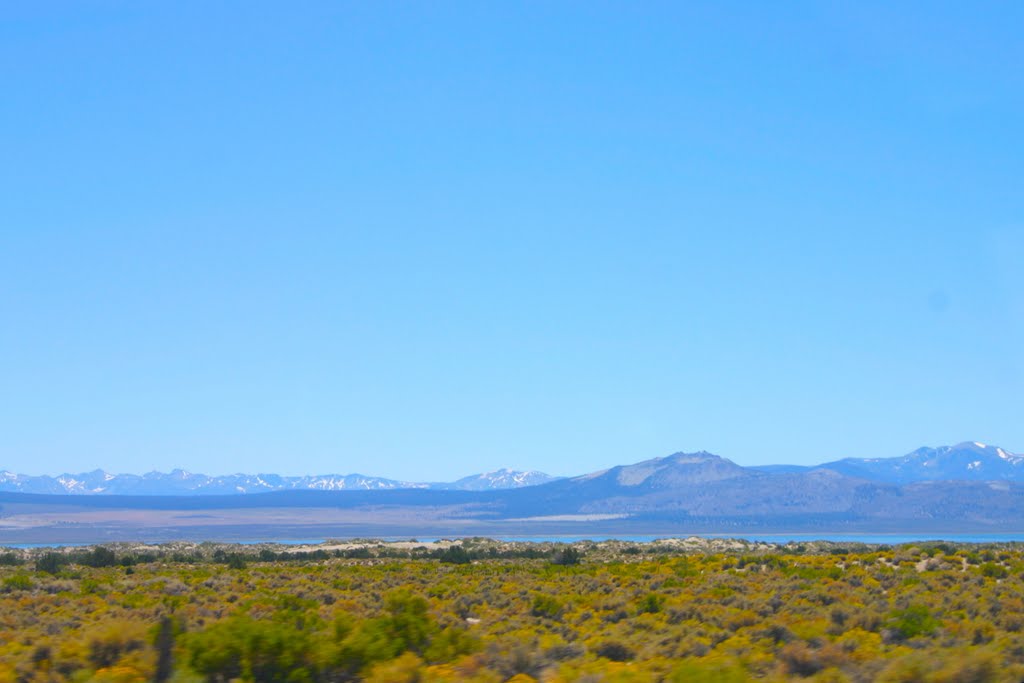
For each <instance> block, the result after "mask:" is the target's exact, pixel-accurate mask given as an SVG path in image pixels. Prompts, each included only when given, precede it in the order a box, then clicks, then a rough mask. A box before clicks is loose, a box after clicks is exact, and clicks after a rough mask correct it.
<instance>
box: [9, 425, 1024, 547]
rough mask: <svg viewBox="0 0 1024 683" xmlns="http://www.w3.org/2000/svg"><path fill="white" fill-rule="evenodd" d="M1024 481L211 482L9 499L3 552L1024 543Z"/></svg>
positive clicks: (967, 462)
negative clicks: (42, 545) (620, 543)
mask: <svg viewBox="0 0 1024 683" xmlns="http://www.w3.org/2000/svg"><path fill="white" fill-rule="evenodd" d="M1022 469H1024V457H1022V456H1020V455H1015V454H1013V453H1010V452H1008V451H1005V450H1004V449H1001V448H999V447H996V446H987V445H985V444H981V443H974V442H967V443H962V444H958V445H956V446H948V447H941V448H922V449H918V450H917V451H914V452H913V453H909V454H907V455H905V456H902V457H898V458H865V459H853V458H846V459H842V460H836V461H832V462H828V463H824V464H823V465H820V466H817V467H803V466H786V465H776V466H762V467H743V466H740V465H738V464H736V463H735V462H732V461H731V460H728V459H726V458H722V457H720V456H717V455H714V454H712V453H708V452H704V451H701V452H697V453H675V454H672V455H669V456H665V457H660V458H652V459H649V460H644V461H641V462H637V463H634V464H629V465H620V466H616V467H612V468H610V469H606V470H601V471H597V472H591V473H588V474H583V475H580V476H576V477H570V478H563V479H554V480H551V479H550V478H548V480H547V481H545V482H544V483H536V484H532V485H529V484H530V481H531V479H532V477H531V476H529V474H528V473H519V472H512V471H508V470H499V471H498V472H496V473H491V474H488V475H478V476H474V477H467V478H465V479H462V480H459V481H458V482H452V483H450V484H403V483H402V482H390V480H384V482H385V483H383V484H382V483H380V482H374V481H373V478H370V477H362V478H357V479H355V480H353V481H352V482H346V478H345V477H341V476H338V477H324V478H317V477H311V478H294V479H292V478H285V477H280V478H275V477H273V476H271V475H260V476H259V477H256V478H255V480H254V481H256V485H257V486H262V487H264V488H263V489H262V490H263V491H265V492H256V493H251V494H249V495H238V489H237V488H234V489H232V488H230V487H231V486H238V481H237V480H234V479H230V478H228V479H226V480H225V481H224V482H221V483H219V484H217V486H221V487H226V488H222V489H221V491H222V492H221V493H219V494H217V493H211V492H212V491H215V490H216V489H215V488H214V486H213V485H212V484H211V485H209V486H208V487H207V488H205V489H197V488H191V489H189V488H186V489H181V488H179V489H178V491H181V490H185V491H186V492H189V493H191V494H192V495H181V494H180V493H176V494H174V495H153V494H152V493H151V492H152V491H153V489H152V488H150V489H146V488H145V487H142V486H139V487H138V488H136V489H135V491H134V493H133V494H132V495H126V494H123V493H122V494H120V495H67V494H66V493H59V494H57V495H54V494H49V495H45V494H30V493H25V492H11V491H0V543H39V542H54V541H59V542H96V541H97V540H170V539H182V538H187V539H192V540H196V539H204V538H210V539H231V538H237V539H256V538H345V537H353V536H359V537H368V536H400V535H416V536H420V535H428V536H440V535H453V536H471V535H497V536H507V535H517V536H546V535H564V534H569V535H577V534H583V533H585V534H603V535H636V534H671V535H679V534H689V533H782V532H785V533H791V532H792V533H806V534H810V533H830V534H833V533H876V534H877V533H887V532H888V533H910V532H913V533H922V532H924V533H928V534H933V533H934V534H936V535H937V536H940V535H942V534H949V533H995V532H998V533H1003V534H1006V533H1013V534H1018V533H1022V532H1024V481H1022V479H1021V477H1022ZM107 476H108V475H103V474H102V473H100V474H96V475H95V476H94V477H93V479H92V480H90V481H86V480H85V479H84V478H83V479H81V480H76V481H81V485H80V486H78V488H79V489H80V490H88V486H90V485H91V484H92V483H95V482H99V485H101V486H103V487H104V489H105V490H106V491H110V489H111V486H110V484H109V482H111V481H113V479H107V478H106V477H107ZM126 476H127V475H126ZM147 476H148V475H146V476H142V477H139V478H138V479H141V480H142V481H144V482H150V483H151V484H152V485H153V486H156V484H155V483H154V482H165V481H166V480H167V479H168V478H171V480H172V481H187V480H190V479H194V478H199V477H201V475H187V473H183V472H178V473H171V474H170V475H161V476H149V477H148V479H147ZM237 476H239V477H246V475H237ZM351 476H356V477H357V476H358V475H351ZM536 476H537V477H539V478H543V477H546V475H539V474H538V475H536ZM215 479H216V478H215ZM126 481H135V480H133V479H126ZM245 481H246V482H248V481H249V479H245ZM388 482H390V483H388ZM22 483H24V482H22ZM314 485H315V486H316V487H317V488H314ZM179 486H180V483H179ZM270 487H277V488H273V489H271V490H267V488H270ZM146 492H149V493H148V494H146ZM196 493H207V494H208V495H195V494H196Z"/></svg>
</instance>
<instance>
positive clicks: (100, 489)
mask: <svg viewBox="0 0 1024 683" xmlns="http://www.w3.org/2000/svg"><path fill="white" fill-rule="evenodd" d="M554 479H555V477H552V476H550V475H547V474H544V473H543V472H535V471H525V472H522V471H516V470H510V469H507V468H505V469H500V470H495V471H494V472H485V473H483V474H474V475H471V476H468V477H463V478H462V479H459V480H457V481H454V482H440V483H438V482H431V483H420V482H409V481H398V480H395V479H385V478H383V477H370V476H366V475H363V474H322V475H316V476H301V477H288V476H282V475H279V474H228V475H222V476H210V475H207V474H197V473H193V472H186V471H185V470H181V469H176V470H172V471H170V472H149V473H147V474H141V475H140V474H110V473H109V472H105V471H103V470H93V471H92V472H82V473H80V474H61V475H58V476H55V477H52V476H47V475H42V476H31V475H25V474H15V473H14V472H0V491H17V492H19V493H38V494H70V495H121V496H173V495H226V494H242V493H268V492H270V491H353V490H355V491H386V490H390V489H438V490H447V491H452V490H454V491H488V490H498V489H508V488H516V487H519V486H534V485H537V484H544V483H546V482H549V481H553V480H554Z"/></svg>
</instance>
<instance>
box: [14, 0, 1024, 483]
mask: <svg viewBox="0 0 1024 683" xmlns="http://www.w3.org/2000/svg"><path fill="white" fill-rule="evenodd" d="M1022 21H1024V8H1022V5H1020V4H1019V3H1011V2H1007V3H992V4H987V3H981V4H978V3H896V4H893V3H861V2H857V3H825V2H808V3H785V4H784V5H780V4H778V3H743V2H733V3H664V4H661V3H601V2H586V3H582V2H581V3H507V4H504V5H501V4H498V3H465V4H459V3H333V2H332V3H317V2H307V3H301V4H300V5H297V6H296V5H288V6H287V7H286V5H284V4H280V3H276V4H275V3H259V2H245V3H229V2H225V3H199V2H193V3H120V2H84V3H72V4H69V3H44V2H40V3H20V4H13V3H9V4H7V5H5V6H4V7H3V8H2V9H0V63H2V67H3V68H2V69H0V155H2V158H3V163H0V182H2V187H3V190H2V192H0V386H2V390H0V467H2V468H6V469H12V470H16V471H22V472H27V473H33V474H35V473H58V472H62V471H81V470H87V469H93V468H95V467H102V468H106V469H108V470H111V471H129V472H144V471H148V470H151V469H161V470H167V469H170V468H173V467H185V468H187V469H192V470H196V471H204V472H209V473H224V472H232V471H248V472H251V471H274V472H281V473H285V474H300V473H325V472H341V473H347V472H353V471H356V472H363V473H368V474H377V475H384V476H393V477H401V478H409V479H430V478H435V479H450V478H455V477H457V476H461V475H464V474H468V473H471V472H478V471H482V470H487V469H494V468H497V467H501V466H506V465H507V466H513V467H517V468H536V469H541V470H544V471H548V472H552V473H555V474H572V473H578V472H583V471H589V470H593V469H599V468H602V467H607V466H610V465H614V464H621V463H627V462H632V461H636V460H641V459H645V458H649V457H655V456H660V455H666V454H668V453H671V452H674V451H679V450H686V451H691V450H699V449H706V450H709V451H713V452H716V453H719V454H721V455H724V456H727V457H730V458H732V459H734V460H736V461H737V462H740V463H742V464H756V463H769V462H793V463H812V462H820V461H824V460H829V459H834V458H837V457H843V456H891V455H900V454H903V453H905V452H907V451H909V450H911V449H913V448H916V447H918V446H920V445H926V444H927V445H938V444H944V443H953V442H957V441H962V440H967V439H978V440H983V441H988V442H991V443H997V444H1000V445H1002V446H1004V447H1006V448H1008V449H1010V450H1017V451H1024V419H1022V418H1024V344H1022V342H1021V340H1022V336H1024V274H1022V267H1021V263H1022V260H1024V259H1022V255H1024V216H1022V208H1024V187H1022V179H1024V45H1022V43H1021V41H1020V40H1019V28H1020V26H1021V25H1022Z"/></svg>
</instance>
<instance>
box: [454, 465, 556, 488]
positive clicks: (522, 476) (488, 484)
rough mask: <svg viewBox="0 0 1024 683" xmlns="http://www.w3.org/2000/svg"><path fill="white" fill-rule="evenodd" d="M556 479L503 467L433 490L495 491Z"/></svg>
mask: <svg viewBox="0 0 1024 683" xmlns="http://www.w3.org/2000/svg"><path fill="white" fill-rule="evenodd" d="M556 478H557V477H552V476H551V475H550V474H544V473H543V472H537V471H536V470H529V471H526V472H519V471H516V470H510V469H508V468H507V467H503V468H502V469H500V470H495V471H493V472H484V473H483V474H474V475H471V476H468V477H463V478H462V479H459V480H458V481H455V482H452V483H451V484H437V485H435V488H446V489H458V490H461V491H491V490H495V489H517V488H520V487H523V486H536V485H537V484H546V483H548V482H549V481H554V480H555V479H556Z"/></svg>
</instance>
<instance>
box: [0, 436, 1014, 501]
mask: <svg viewBox="0 0 1024 683" xmlns="http://www.w3.org/2000/svg"><path fill="white" fill-rule="evenodd" d="M723 462H727V463H729V465H730V466H731V468H735V470H734V471H736V472H739V471H740V470H744V469H745V470H748V471H751V472H763V473H768V474H796V473H806V472H811V471H814V470H829V471H832V472H837V473H839V474H842V475H845V476H848V477H853V478H856V479H863V480H866V481H873V482H880V483H886V484H900V485H902V484H913V483H916V482H928V481H1011V482H1021V483H1024V455H1018V454H1015V453H1010V452H1009V451H1006V450H1004V449H1003V448H1000V447H998V446H991V445H987V444H983V443H980V442H977V441H966V442H964V443H960V444H957V445H955V446H940V447H938V448H928V447H924V448H919V449H917V450H916V451H914V452H912V453H908V454H907V455H904V456H900V457H895V458H844V459H841V460H834V461H831V462H826V463H823V464H821V465H815V466H805V465H759V466H754V467H749V468H743V467H740V466H739V465H736V464H735V463H732V461H728V460H723ZM641 464H642V463H641ZM634 467H639V465H637V466H634ZM584 476H585V477H594V476H598V475H584ZM556 479H557V477H552V476H550V475H548V474H545V473H543V472H537V471H517V470H511V469H507V468H504V469H500V470H495V471H493V472H486V473H483V474H474V475H470V476H468V477H463V478H462V479H459V480H457V481H454V482H426V483H424V482H410V481H400V480H395V479H386V478H383V477H374V476H367V475H363V474H324V475H314V476H299V477H289V476H282V475H279V474H229V475H222V476H210V475H206V474H196V473H192V472H186V471H185V470H181V469H176V470H172V471H171V472H167V473H163V472H149V473H148V474H142V475H137V474H110V473H108V472H105V471H103V470H94V471H92V472H83V473H80V474H62V475H59V476H46V475H43V476H30V475H24V474H15V473H13V472H0V491H17V492H20V493H41V494H74V495H153V496H166V495H203V494H205V495H224V494H243V493H268V492H271V491H306V490H308V491H351V490H359V491H365V490H393V489H430V490H447V491H490V490H504V489H514V488H522V487H529V486H537V485H540V484H547V483H550V482H553V481H555V480H556Z"/></svg>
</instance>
